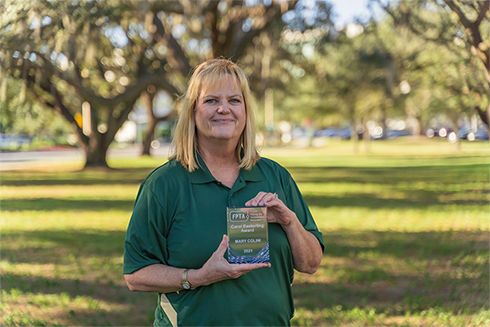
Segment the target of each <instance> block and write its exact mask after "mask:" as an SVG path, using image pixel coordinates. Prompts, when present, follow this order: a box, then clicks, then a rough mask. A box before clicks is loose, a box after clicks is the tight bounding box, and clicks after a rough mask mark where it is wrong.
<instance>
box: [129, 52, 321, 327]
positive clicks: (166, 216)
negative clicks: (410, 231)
mask: <svg viewBox="0 0 490 327" xmlns="http://www.w3.org/2000/svg"><path fill="white" fill-rule="evenodd" d="M250 104H251V101H250V89H249V86H248V81H247V78H246V76H245V74H244V73H243V71H242V70H241V69H240V68H239V67H238V66H237V65H236V64H234V63H233V62H231V61H229V60H225V59H214V60H209V61H206V62H204V63H202V64H201V65H199V66H198V67H197V68H196V70H195V71H194V73H193V75H192V77H191V80H190V83H189V87H188V89H187V92H186V94H185V96H184V101H183V108H182V110H181V113H180V116H179V120H178V123H177V126H176V129H175V133H174V147H175V150H174V154H173V156H172V157H171V158H170V161H169V162H168V163H166V164H165V165H163V166H161V167H159V168H157V169H156V170H155V171H153V172H152V173H151V174H150V175H149V176H148V177H147V179H146V180H145V181H144V182H143V183H142V185H141V187H140V191H139V193H138V197H137V199H136V203H135V206H134V210H133V215H132V217H131V221H130V223H129V226H128V231H127V234H126V241H125V254H124V267H123V273H124V277H125V280H126V283H127V285H128V287H129V289H130V290H132V291H144V292H156V293H159V305H158V306H157V310H156V312H155V324H154V325H155V326H259V325H260V326H288V325H290V319H291V318H292V316H293V313H294V305H293V298H292V290H291V282H292V279H293V269H296V270H298V271H300V272H305V273H309V274H313V273H314V272H315V271H316V270H317V268H318V266H319V265H320V261H321V258H322V252H323V239H322V235H321V233H320V232H319V231H318V229H317V227H316V224H315V222H314V220H313V217H312V216H311V213H310V211H309V209H308V207H307V206H306V203H305V202H304V199H303V197H302V195H301V193H300V192H299V189H298V187H297V186H296V183H295V182H294V181H293V179H292V178H291V175H290V174H289V173H288V172H287V171H286V170H285V169H284V168H283V167H281V166H280V165H279V164H277V163H276V162H274V161H272V160H269V159H266V158H261V157H260V156H259V154H258V151H257V149H256V147H255V121H254V116H253V110H252V107H251V106H250ZM257 206H259V207H267V217H268V223H269V224H268V232H269V240H270V246H269V248H268V249H269V254H270V255H269V257H270V263H269V262H261V263H244V264H237V263H229V262H228V260H227V259H228V258H227V254H226V251H227V248H228V236H227V235H226V234H227V215H226V212H227V208H230V207H257ZM244 227H245V226H244Z"/></svg>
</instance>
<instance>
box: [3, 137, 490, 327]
mask: <svg viewBox="0 0 490 327" xmlns="http://www.w3.org/2000/svg"><path fill="white" fill-rule="evenodd" d="M262 153H263V155H264V156H266V157H270V158H273V159H275V160H277V161H279V162H280V163H281V164H283V165H284V166H286V167H287V168H288V170H289V171H290V172H291V174H292V175H293V176H294V178H295V180H296V181H297V182H298V186H299V187H300V189H301V191H302V193H303V195H304V197H305V200H306V202H307V203H308V205H309V206H310V209H311V211H312V214H313V215H314V217H315V219H316V221H317V223H318V225H319V228H320V230H321V231H322V232H323V235H324V241H325V245H326V250H325V254H324V257H323V260H322V264H321V266H320V268H319V270H318V272H317V273H316V274H314V275H307V274H301V273H296V277H295V281H294V284H293V292H294V301H295V305H296V314H295V317H294V318H293V320H292V324H293V325H295V326H374V325H389V326H421V325H423V326H487V325H490V311H489V300H488V294H489V283H488V281H489V270H490V269H489V231H490V225H489V223H490V221H489V217H490V207H489V205H488V203H489V202H490V192H489V189H490V171H489V165H490V147H488V144H487V143H471V144H470V143H464V144H463V151H462V152H456V151H455V150H454V145H450V144H448V143H447V142H444V143H443V142H440V141H437V140H432V141H430V142H422V141H417V140H409V139H407V140H394V141H387V142H372V147H371V153H361V154H360V155H357V156H356V155H353V154H352V150H351V145H350V143H346V142H335V143H329V144H327V146H326V147H324V148H316V149H291V148H265V149H263V151H262ZM165 161H166V159H164V158H136V159H135V158H132V159H117V160H115V159H111V160H110V162H109V163H110V165H111V166H112V167H114V168H118V169H115V170H111V171H103V170H93V171H80V170H79V168H80V167H79V166H75V165H69V166H66V167H65V168H61V167H59V166H57V167H56V168H50V167H42V168H36V169H33V170H24V171H12V172H2V176H1V177H2V185H1V186H0V192H1V198H2V202H1V209H2V216H1V219H0V228H1V231H2V238H1V242H2V258H1V261H0V271H1V274H2V291H1V294H0V303H1V305H0V324H1V325H5V326H45V325H50V326H66V325H79V326H109V325H127V326H141V325H151V324H152V321H153V312H154V306H155V302H156V296H155V295H154V294H145V293H131V292H129V291H128V289H127V287H126V285H125V282H124V279H123V277H122V255H123V243H124V237H125V231H126V228H127V224H128V222H129V218H130V216H131V211H132V208H133V204H134V199H135V197H136V194H137V192H138V188H139V184H140V183H141V181H142V180H143V179H144V178H145V177H146V176H147V175H148V173H149V172H150V171H151V170H153V169H154V168H156V167H157V166H159V165H161V164H162V163H163V162H165Z"/></svg>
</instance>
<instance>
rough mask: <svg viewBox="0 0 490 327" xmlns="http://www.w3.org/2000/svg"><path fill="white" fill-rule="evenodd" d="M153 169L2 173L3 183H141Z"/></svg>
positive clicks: (34, 184)
mask: <svg viewBox="0 0 490 327" xmlns="http://www.w3.org/2000/svg"><path fill="white" fill-rule="evenodd" d="M152 170H153V168H125V169H117V170H109V171H71V172H60V173H54V174H53V173H44V172H32V171H12V172H6V173H2V185H4V186H57V185H81V186H89V185H121V184H125V185H126V184H129V185H131V184H135V185H139V184H140V183H141V182H142V181H143V180H144V179H145V178H146V176H148V174H149V173H150V172H151V171H152Z"/></svg>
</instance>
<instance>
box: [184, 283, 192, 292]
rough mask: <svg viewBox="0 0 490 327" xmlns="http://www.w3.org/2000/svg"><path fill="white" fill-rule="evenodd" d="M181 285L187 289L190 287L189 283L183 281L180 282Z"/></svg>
mask: <svg viewBox="0 0 490 327" xmlns="http://www.w3.org/2000/svg"><path fill="white" fill-rule="evenodd" d="M182 287H183V288H185V289H186V290H188V289H189V288H191V285H189V283H187V282H184V283H182Z"/></svg>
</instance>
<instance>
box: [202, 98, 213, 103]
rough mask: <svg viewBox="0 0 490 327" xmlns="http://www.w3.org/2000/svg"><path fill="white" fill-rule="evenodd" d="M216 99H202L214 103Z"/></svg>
mask: <svg viewBox="0 0 490 327" xmlns="http://www.w3.org/2000/svg"><path fill="white" fill-rule="evenodd" d="M215 102H216V100H215V99H207V100H205V101H204V103H215Z"/></svg>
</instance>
